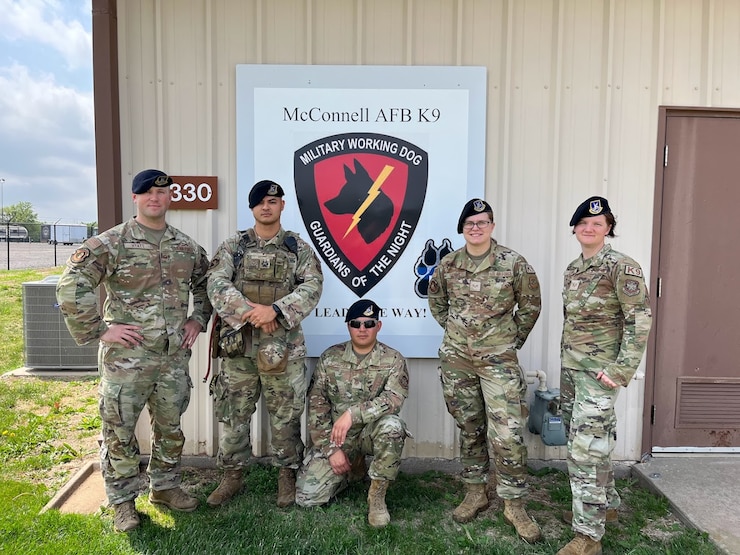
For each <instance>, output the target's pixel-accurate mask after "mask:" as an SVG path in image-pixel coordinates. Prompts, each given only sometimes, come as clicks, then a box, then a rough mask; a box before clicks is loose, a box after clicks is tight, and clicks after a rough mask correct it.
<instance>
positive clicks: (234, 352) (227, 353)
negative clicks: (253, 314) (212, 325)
mask: <svg viewBox="0 0 740 555" xmlns="http://www.w3.org/2000/svg"><path fill="white" fill-rule="evenodd" d="M248 330H249V326H242V327H241V328H239V329H238V330H235V329H234V328H232V327H231V326H226V325H224V326H222V327H221V329H220V330H219V340H218V346H219V354H220V355H221V356H224V357H228V358H234V357H241V356H244V354H245V353H246V350H247V349H246V345H247V341H246V338H245V337H244V335H245V332H247V331H248Z"/></svg>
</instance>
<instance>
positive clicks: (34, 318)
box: [23, 276, 98, 370]
mask: <svg viewBox="0 0 740 555" xmlns="http://www.w3.org/2000/svg"><path fill="white" fill-rule="evenodd" d="M57 281H59V276H48V277H46V278H44V279H43V280H41V281H27V282H26V283H24V284H23V335H24V336H25V345H26V347H25V354H26V366H27V367H28V368H39V369H49V368H54V369H56V370H77V369H82V368H97V367H98V344H97V343H93V344H91V345H83V346H79V345H77V344H76V343H75V340H74V339H72V336H71V335H70V333H69V331H68V330H67V326H66V324H65V323H64V317H63V316H62V313H61V311H60V310H59V304H57V297H56V285H57Z"/></svg>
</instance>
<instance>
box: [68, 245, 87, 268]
mask: <svg viewBox="0 0 740 555" xmlns="http://www.w3.org/2000/svg"><path fill="white" fill-rule="evenodd" d="M88 256H90V249H88V248H87V247H80V248H79V249H77V250H76V251H75V252H73V253H72V256H70V257H69V260H70V262H72V264H80V263H81V262H84V260H85V259H86V258H87V257H88Z"/></svg>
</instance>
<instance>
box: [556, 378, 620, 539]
mask: <svg viewBox="0 0 740 555" xmlns="http://www.w3.org/2000/svg"><path fill="white" fill-rule="evenodd" d="M597 373H598V372H597V371H596V370H573V369H570V368H562V369H561V371H560V407H561V410H562V414H563V422H564V423H565V426H566V430H568V474H569V475H570V489H571V491H572V493H573V530H574V531H576V532H579V533H581V534H584V535H586V536H590V537H591V538H593V539H595V540H600V539H601V538H602V536H603V535H604V524H605V523H606V510H607V509H608V508H610V509H616V508H617V507H619V505H620V503H621V500H620V498H619V494H618V493H617V490H616V488H615V486H614V469H613V467H612V462H611V453H612V451H613V450H614V446H615V444H616V441H617V417H616V415H615V413H614V404H615V403H616V400H617V395H618V394H619V388H616V389H611V388H608V387H606V386H604V385H602V384H601V382H599V381H598V380H597V379H596V374H597Z"/></svg>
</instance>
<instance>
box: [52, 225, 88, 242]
mask: <svg viewBox="0 0 740 555" xmlns="http://www.w3.org/2000/svg"><path fill="white" fill-rule="evenodd" d="M88 237H90V230H89V228H88V226H86V225H66V224H50V225H42V226H41V239H42V241H43V240H47V241H48V242H49V244H50V245H57V244H61V245H73V244H75V243H82V242H83V241H84V240H85V239H87V238H88Z"/></svg>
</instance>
